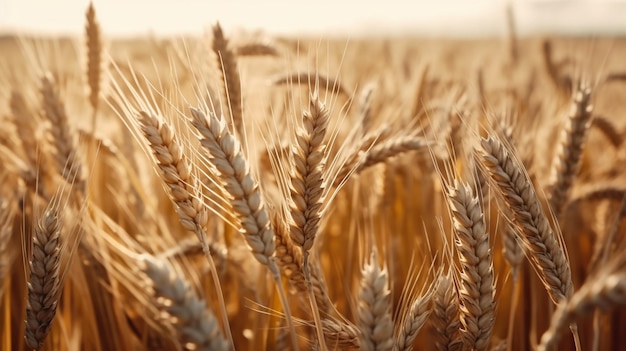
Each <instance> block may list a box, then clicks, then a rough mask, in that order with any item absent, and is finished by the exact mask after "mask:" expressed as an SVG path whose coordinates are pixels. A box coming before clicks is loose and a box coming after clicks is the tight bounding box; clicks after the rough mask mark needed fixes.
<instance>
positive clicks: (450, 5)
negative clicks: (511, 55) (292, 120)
mask: <svg viewBox="0 0 626 351" xmlns="http://www.w3.org/2000/svg"><path fill="white" fill-rule="evenodd" d="M505 1H506V0H414V1H410V0H377V1H372V0H361V1H358V0H315V1H299V0H256V1H255V0H94V5H95V7H96V13H97V17H98V19H99V21H100V23H101V24H102V27H103V29H104V31H105V33H106V34H107V35H109V36H128V35H142V34H146V33H154V34H157V35H161V34H163V35H169V34H182V33H201V32H202V31H203V30H204V29H206V28H207V27H208V26H210V25H212V24H214V23H215V22H216V21H219V22H220V24H221V25H222V27H224V28H227V29H235V28H244V29H249V30H255V29H263V30H265V31H266V32H268V33H272V34H306V33H316V34H317V33H321V34H350V35H352V34H359V33H361V34H390V33H391V34H393V33H410V32H413V33H417V34H426V35H453V36H477V35H498V34H501V33H504V31H505V27H506V22H505V19H504V18H505V17H504V14H505V8H506V7H505V4H506V2H505ZM511 2H512V7H513V9H514V13H515V18H516V24H517V27H518V31H519V32H520V33H521V34H522V35H524V34H545V33H548V32H549V33H576V34H581V33H582V34H607V33H611V34H616V33H617V34H620V33H621V34H626V0H511ZM88 4H89V0H0V33H12V32H16V31H20V32H24V31H25V32H28V33H37V34H42V33H43V34H51V35H55V34H79V33H81V32H82V30H83V29H82V27H83V25H84V12H85V9H86V8H87V6H88Z"/></svg>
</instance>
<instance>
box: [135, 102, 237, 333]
mask: <svg viewBox="0 0 626 351" xmlns="http://www.w3.org/2000/svg"><path fill="white" fill-rule="evenodd" d="M139 115H140V119H139V124H140V126H141V130H142V132H143V135H144V137H145V138H146V139H147V141H148V143H149V145H150V148H151V149H152V152H153V155H154V157H155V159H156V163H157V165H158V167H159V168H160V169H161V174H160V175H161V179H162V180H163V182H164V183H165V185H166V186H167V187H168V189H169V195H170V198H171V200H172V202H174V204H175V205H176V212H177V213H178V216H179V218H180V222H181V224H182V225H183V227H184V228H185V229H187V230H189V231H191V232H193V233H194V234H196V237H197V238H198V240H200V244H201V246H202V251H203V252H204V254H205V256H206V257H207V259H208V261H209V263H210V265H211V268H210V269H211V273H212V274H213V279H214V281H215V284H218V286H217V289H216V290H217V297H218V300H219V303H220V307H221V308H222V316H223V318H224V327H225V328H226V336H227V338H228V340H232V336H231V335H230V328H229V325H228V317H227V313H226V307H225V306H226V303H225V301H224V296H223V294H222V293H221V289H220V288H219V277H218V274H217V266H216V264H215V263H214V260H213V257H212V255H213V256H215V257H216V258H217V259H218V260H219V261H220V263H221V264H225V262H226V261H227V258H226V249H225V248H224V247H221V246H220V245H217V244H215V243H209V242H208V240H207V234H206V225H207V221H208V210H207V207H206V205H205V204H204V203H203V202H202V200H201V198H200V195H201V194H200V186H199V184H198V179H197V178H196V177H194V176H193V175H192V170H191V166H190V165H189V162H188V161H187V159H186V158H185V157H184V154H183V151H182V148H181V146H180V143H179V142H178V140H177V139H176V135H175V134H174V131H173V130H172V128H170V126H169V125H168V124H167V123H165V122H164V121H161V120H160V119H158V118H157V117H156V116H155V115H151V114H148V113H146V112H143V111H142V112H140V113H139Z"/></svg>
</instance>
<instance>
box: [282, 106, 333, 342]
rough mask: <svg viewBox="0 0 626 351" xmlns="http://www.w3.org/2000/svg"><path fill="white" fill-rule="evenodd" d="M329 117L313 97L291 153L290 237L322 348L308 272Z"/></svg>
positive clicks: (319, 207)
mask: <svg viewBox="0 0 626 351" xmlns="http://www.w3.org/2000/svg"><path fill="white" fill-rule="evenodd" d="M328 118H329V114H328V111H327V110H326V107H325V106H324V104H323V103H322V102H321V101H319V99H318V98H317V96H311V97H310V108H309V111H305V112H304V113H303V115H302V128H298V130H297V131H296V142H295V145H294V146H293V147H292V152H291V162H290V163H291V175H290V179H291V184H290V193H291V194H290V195H291V197H290V203H289V207H290V214H291V221H292V223H291V225H290V230H289V236H290V238H291V240H292V241H293V242H294V243H295V244H296V245H297V246H299V247H300V248H301V249H302V253H303V266H302V269H303V272H304V278H305V281H306V284H307V290H308V291H309V300H310V302H311V311H312V313H313V316H314V319H315V325H316V326H317V329H318V330H317V335H318V338H319V340H318V343H319V345H320V346H321V347H322V348H323V347H324V345H323V343H324V341H323V331H322V329H321V328H322V325H321V318H320V316H319V310H318V306H317V303H316V297H315V292H314V291H313V285H312V282H311V271H310V268H309V256H310V250H311V249H312V248H313V243H314V241H315V237H316V235H317V232H318V231H319V224H320V220H321V216H322V212H323V208H322V207H323V202H324V198H323V193H324V186H323V183H324V178H323V176H322V174H323V171H324V164H325V160H326V154H325V151H326V144H325V140H324V139H325V136H326V128H327V127H328Z"/></svg>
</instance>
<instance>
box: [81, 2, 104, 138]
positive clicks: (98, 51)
mask: <svg viewBox="0 0 626 351" xmlns="http://www.w3.org/2000/svg"><path fill="white" fill-rule="evenodd" d="M85 17H86V19H87V23H86V25H85V39H86V44H87V45H86V46H87V72H86V73H87V83H88V87H89V104H91V108H92V111H93V120H92V130H93V131H95V130H96V115H97V111H98V102H99V100H100V84H101V80H100V77H101V76H102V56H101V55H102V41H101V39H100V24H99V23H98V20H97V19H96V9H95V8H94V6H93V2H90V3H89V7H88V8H87V12H86V14H85Z"/></svg>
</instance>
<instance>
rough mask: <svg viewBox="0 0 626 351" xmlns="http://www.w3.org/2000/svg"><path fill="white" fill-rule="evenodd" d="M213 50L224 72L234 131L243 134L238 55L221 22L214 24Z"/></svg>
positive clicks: (226, 95) (226, 96)
mask: <svg viewBox="0 0 626 351" xmlns="http://www.w3.org/2000/svg"><path fill="white" fill-rule="evenodd" d="M212 48H213V52H214V53H215V55H216V56H217V66H218V67H219V69H220V73H221V74H222V83H223V84H224V85H223V87H224V97H225V98H226V100H227V101H228V107H229V110H230V114H231V116H230V117H231V118H232V122H233V124H234V127H235V129H234V130H233V133H237V135H239V136H243V135H244V134H243V133H244V130H243V113H242V108H241V104H242V101H241V98H242V96H241V78H240V77H239V70H238V68H237V57H236V55H235V53H234V52H233V51H232V50H231V49H230V47H229V46H228V39H226V37H225V36H224V32H223V31H222V27H221V26H220V24H219V23H217V24H215V26H213V46H212Z"/></svg>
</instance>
